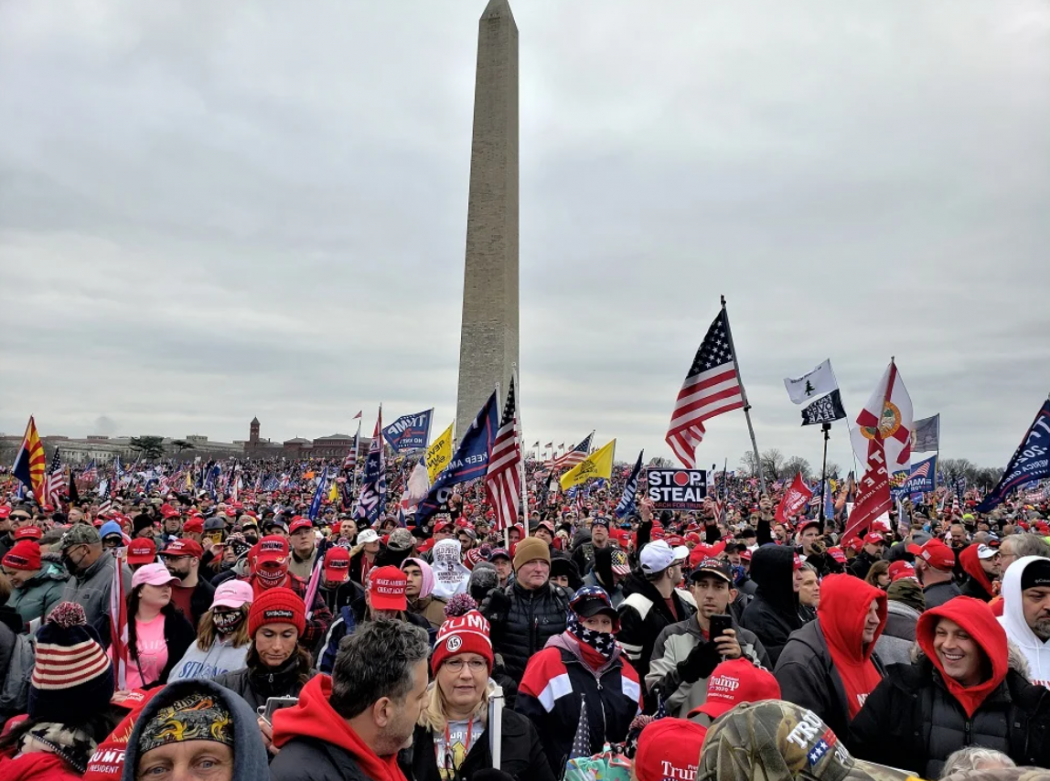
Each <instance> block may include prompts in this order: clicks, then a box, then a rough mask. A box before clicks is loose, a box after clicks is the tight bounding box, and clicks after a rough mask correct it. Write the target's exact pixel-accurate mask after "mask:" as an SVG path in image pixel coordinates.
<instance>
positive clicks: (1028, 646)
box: [999, 556, 1050, 688]
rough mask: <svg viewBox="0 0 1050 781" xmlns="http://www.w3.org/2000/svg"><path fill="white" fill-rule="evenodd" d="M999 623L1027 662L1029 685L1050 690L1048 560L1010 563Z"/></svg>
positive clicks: (1004, 577)
mask: <svg viewBox="0 0 1050 781" xmlns="http://www.w3.org/2000/svg"><path fill="white" fill-rule="evenodd" d="M999 623H1000V624H1002V626H1003V628H1004V629H1005V630H1006V636H1007V638H1008V639H1009V640H1011V641H1012V642H1013V643H1014V644H1016V645H1017V646H1018V648H1020V650H1021V652H1022V653H1023V654H1024V656H1025V659H1027V660H1028V672H1029V678H1030V680H1031V681H1032V683H1035V684H1039V685H1040V686H1043V687H1047V688H1050V559H1046V558H1043V557H1042V556H1025V557H1024V558H1020V559H1018V560H1017V561H1015V562H1012V563H1011V565H1010V567H1009V569H1007V571H1006V575H1004V576H1003V617H1002V618H1000V619H999Z"/></svg>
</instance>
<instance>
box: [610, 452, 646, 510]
mask: <svg viewBox="0 0 1050 781" xmlns="http://www.w3.org/2000/svg"><path fill="white" fill-rule="evenodd" d="M643 453H645V451H644V450H643V451H641V453H639V454H638V460H637V461H635V462H634V469H632V470H631V476H630V477H628V478H627V485H625V486H624V487H623V496H621V497H620V503H619V504H618V505H616V510H615V512H616V517H617V518H623V517H624V516H626V515H630V514H631V513H633V512H634V506H635V500H636V499H637V498H638V475H640V474H641V472H642V454H643Z"/></svg>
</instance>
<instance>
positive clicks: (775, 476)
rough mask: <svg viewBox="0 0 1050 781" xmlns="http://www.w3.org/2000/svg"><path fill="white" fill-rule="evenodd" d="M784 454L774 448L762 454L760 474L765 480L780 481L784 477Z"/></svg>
mask: <svg viewBox="0 0 1050 781" xmlns="http://www.w3.org/2000/svg"><path fill="white" fill-rule="evenodd" d="M784 460H785V459H784V454H783V453H781V452H780V451H779V450H777V449H776V448H775V447H774V448H771V449H769V450H767V451H766V452H764V453H763V454H762V472H763V476H764V477H765V478H766V479H767V480H780V479H781V478H782V477H784V475H785V472H784Z"/></svg>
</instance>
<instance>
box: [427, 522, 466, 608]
mask: <svg viewBox="0 0 1050 781" xmlns="http://www.w3.org/2000/svg"><path fill="white" fill-rule="evenodd" d="M462 551H463V546H462V545H461V544H460V542H459V540H457V539H455V538H453V537H449V538H447V539H444V540H442V541H441V542H439V543H437V544H436V545H435V546H434V549H433V550H432V551H431V558H432V559H433V562H432V563H431V565H430V569H432V570H433V571H434V591H433V595H434V596H435V597H440V598H441V599H449V598H450V597H452V596H454V595H455V594H463V593H466V590H467V581H468V580H469V579H470V570H468V569H467V568H466V567H464V566H463V564H461V563H460V562H462V561H463V555H462Z"/></svg>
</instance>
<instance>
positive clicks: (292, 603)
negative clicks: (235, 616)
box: [248, 586, 306, 638]
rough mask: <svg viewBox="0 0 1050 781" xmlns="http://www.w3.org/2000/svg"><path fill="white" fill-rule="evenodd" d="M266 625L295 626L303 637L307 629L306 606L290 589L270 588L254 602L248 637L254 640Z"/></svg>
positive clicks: (249, 614) (250, 614)
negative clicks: (256, 634)
mask: <svg viewBox="0 0 1050 781" xmlns="http://www.w3.org/2000/svg"><path fill="white" fill-rule="evenodd" d="M265 624H294V625H295V628H296V629H297V630H298V631H299V636H300V637H302V634H303V632H304V631H305V629H306V605H304V604H303V600H302V599H301V598H300V597H299V595H298V594H296V593H295V592H294V591H292V590H291V589H290V588H284V587H283V586H278V587H276V588H268V589H266V590H265V591H263V592H262V593H261V594H260V595H259V596H258V597H257V598H256V600H255V601H254V602H252V608H251V612H249V613H248V636H249V637H253V638H254V637H255V633H256V632H258V631H259V629H260V628H261V627H263V626H264V625H265Z"/></svg>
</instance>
